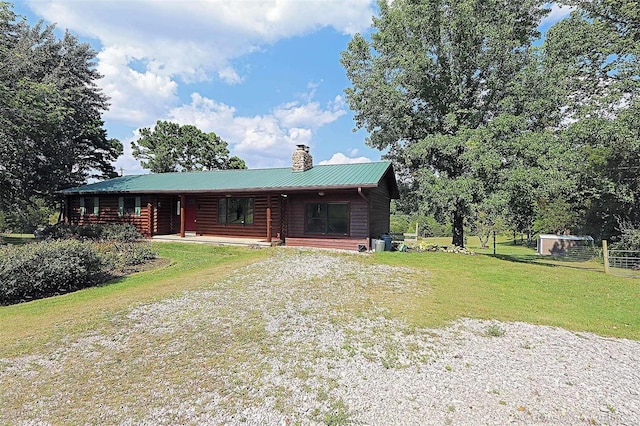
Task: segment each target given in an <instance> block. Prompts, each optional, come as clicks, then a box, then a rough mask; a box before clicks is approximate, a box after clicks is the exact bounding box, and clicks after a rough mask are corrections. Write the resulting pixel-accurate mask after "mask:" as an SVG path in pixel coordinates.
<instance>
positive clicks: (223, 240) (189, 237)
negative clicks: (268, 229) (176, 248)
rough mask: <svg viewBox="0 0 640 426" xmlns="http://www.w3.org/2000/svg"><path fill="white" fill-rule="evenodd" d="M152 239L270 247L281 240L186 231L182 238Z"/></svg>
mask: <svg viewBox="0 0 640 426" xmlns="http://www.w3.org/2000/svg"><path fill="white" fill-rule="evenodd" d="M151 239H152V241H160V242H172V243H194V244H217V245H225V246H226V245H235V246H259V247H271V246H277V245H280V244H281V242H280V241H278V240H274V241H272V242H268V241H267V240H265V239H259V238H242V237H219V236H215V235H195V234H189V233H187V234H186V235H185V236H184V238H182V237H180V235H179V234H170V235H154V236H153V237H151Z"/></svg>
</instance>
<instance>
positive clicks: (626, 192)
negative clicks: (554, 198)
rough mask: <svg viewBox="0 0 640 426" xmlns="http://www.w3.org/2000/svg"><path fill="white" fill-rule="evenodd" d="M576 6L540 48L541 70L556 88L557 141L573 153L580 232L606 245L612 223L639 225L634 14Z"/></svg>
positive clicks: (579, 0)
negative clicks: (560, 100) (561, 111)
mask: <svg viewBox="0 0 640 426" xmlns="http://www.w3.org/2000/svg"><path fill="white" fill-rule="evenodd" d="M567 3H569V4H572V5H575V6H577V9H576V10H575V11H574V12H573V13H572V14H571V16H570V17H569V18H568V19H565V20H563V21H561V22H559V23H558V24H556V25H554V26H553V27H552V28H551V29H550V30H549V32H548V34H547V38H546V40H545V42H544V45H543V48H544V55H545V61H546V63H547V67H548V68H553V69H555V70H556V72H558V73H559V74H560V75H561V76H562V79H563V81H562V82H561V84H559V85H558V86H560V87H563V96H564V104H565V113H566V115H567V118H568V119H567V120H565V122H564V123H563V126H562V129H561V132H560V134H561V136H562V139H563V140H564V141H565V143H566V144H569V145H571V146H572V151H573V152H575V153H577V154H578V156H579V158H578V161H577V163H578V164H579V168H576V170H575V176H577V177H578V178H579V187H578V189H577V191H576V194H577V195H578V196H577V197H575V198H574V199H573V200H571V204H572V210H573V211H576V212H577V213H578V219H577V222H578V225H579V227H580V229H581V231H582V232H584V233H588V234H590V235H593V236H594V237H596V238H611V237H612V236H614V235H616V234H617V233H619V232H620V231H619V230H618V226H617V223H618V222H619V221H628V222H634V223H637V222H638V221H639V220H640V213H638V208H637V206H638V205H640V204H639V203H640V181H639V178H638V176H639V175H640V84H638V82H640V7H638V3H637V2H629V1H623V0H590V1H584V0H570V1H567Z"/></svg>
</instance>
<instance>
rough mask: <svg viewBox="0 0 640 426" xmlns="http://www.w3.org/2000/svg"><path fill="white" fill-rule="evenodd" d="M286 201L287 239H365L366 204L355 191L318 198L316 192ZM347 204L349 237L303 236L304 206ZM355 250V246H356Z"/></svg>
mask: <svg viewBox="0 0 640 426" xmlns="http://www.w3.org/2000/svg"><path fill="white" fill-rule="evenodd" d="M287 200H288V206H287V208H288V216H289V221H288V230H287V237H293V238H314V237H317V238H323V239H332V238H334V239H340V238H365V239H366V238H367V237H368V226H367V220H368V213H367V203H366V201H365V200H364V199H363V198H362V197H361V196H360V195H359V194H358V191H357V190H356V189H352V190H348V191H336V192H325V195H324V196H320V195H319V194H318V193H317V192H312V193H301V194H290V195H289V197H288V198H287ZM343 202H346V203H349V235H347V236H346V237H345V236H340V235H336V236H335V237H333V236H331V235H323V236H314V235H308V234H305V231H304V226H305V205H306V204H308V203H343ZM356 248H357V245H356Z"/></svg>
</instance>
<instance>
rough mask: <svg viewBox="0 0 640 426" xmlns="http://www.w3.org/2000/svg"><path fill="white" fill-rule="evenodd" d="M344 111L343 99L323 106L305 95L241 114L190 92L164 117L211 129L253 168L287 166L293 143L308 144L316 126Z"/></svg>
mask: <svg viewBox="0 0 640 426" xmlns="http://www.w3.org/2000/svg"><path fill="white" fill-rule="evenodd" d="M340 108H342V109H340ZM345 113H346V111H345V109H344V103H341V102H336V101H335V100H333V101H331V102H329V103H328V104H327V106H326V108H323V107H322V106H321V105H320V103H319V102H317V101H313V100H312V99H309V101H308V102H307V103H301V102H297V101H296V102H289V103H286V104H283V105H279V106H276V107H275V108H273V109H272V111H270V112H269V113H267V114H263V115H255V116H241V115H238V114H237V111H236V109H235V108H234V107H232V106H229V105H226V104H224V103H221V102H217V101H215V100H213V99H209V98H206V97H203V96H202V95H200V94H198V93H194V94H192V95H191V104H189V105H182V106H179V107H176V108H173V109H172V110H170V111H169V113H168V114H167V119H168V120H171V121H175V122H177V123H180V124H193V125H195V126H197V127H198V128H200V129H201V130H202V131H205V132H215V133H216V134H218V135H219V136H220V137H222V138H223V139H224V140H226V141H227V142H228V143H229V147H230V150H231V152H232V154H234V155H238V156H239V157H241V158H242V159H244V160H245V161H246V162H247V165H248V166H249V167H251V168H256V167H281V166H288V165H289V163H290V161H291V158H290V157H291V153H292V152H293V150H294V149H295V146H296V145H299V144H305V145H311V144H312V143H313V136H314V132H315V131H316V130H317V129H318V128H320V127H322V126H324V125H326V124H329V123H331V122H333V121H335V120H337V119H338V118H339V117H341V116H342V115H344V114H345Z"/></svg>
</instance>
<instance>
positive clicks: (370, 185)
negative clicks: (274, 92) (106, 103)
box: [60, 183, 378, 195]
mask: <svg viewBox="0 0 640 426" xmlns="http://www.w3.org/2000/svg"><path fill="white" fill-rule="evenodd" d="M377 187H378V184H377V183H361V184H349V185H314V186H302V187H301V186H279V187H271V188H223V189H171V190H166V189H162V190H152V189H149V190H133V191H69V190H66V191H60V192H61V193H62V194H63V195H98V194H108V195H115V194H205V193H206V194H228V193H248V192H307V191H331V190H345V189H358V188H377Z"/></svg>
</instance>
